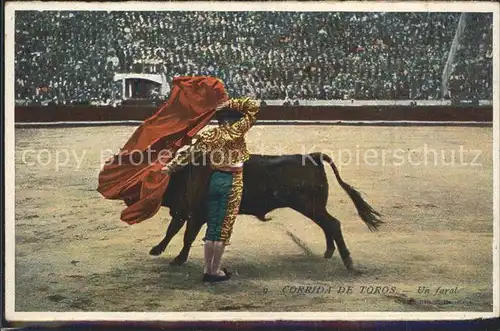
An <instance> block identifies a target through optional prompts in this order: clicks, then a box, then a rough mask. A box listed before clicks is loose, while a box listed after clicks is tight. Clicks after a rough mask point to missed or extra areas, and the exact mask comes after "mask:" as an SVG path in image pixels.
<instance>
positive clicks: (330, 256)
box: [323, 249, 335, 259]
mask: <svg viewBox="0 0 500 331" xmlns="http://www.w3.org/2000/svg"><path fill="white" fill-rule="evenodd" d="M334 252H335V250H334V249H329V250H326V251H325V254H324V255H323V256H324V257H325V259H331V258H332V256H333V253H334Z"/></svg>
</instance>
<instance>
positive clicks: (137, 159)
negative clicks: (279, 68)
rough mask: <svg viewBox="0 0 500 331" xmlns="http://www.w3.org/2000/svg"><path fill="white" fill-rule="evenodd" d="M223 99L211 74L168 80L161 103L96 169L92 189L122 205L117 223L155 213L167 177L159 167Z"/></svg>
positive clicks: (159, 205) (215, 79) (133, 222)
mask: <svg viewBox="0 0 500 331" xmlns="http://www.w3.org/2000/svg"><path fill="white" fill-rule="evenodd" d="M227 99H228V96H227V93H226V91H225V89H224V85H223V84H222V82H221V81H220V80H218V79H217V78H214V77H204V76H202V77H176V78H174V81H173V87H172V91H171V93H170V97H169V99H168V100H167V102H166V103H165V104H164V105H162V106H161V107H160V109H159V110H158V112H157V113H156V114H154V115H153V116H151V117H150V118H148V119H147V120H145V121H144V123H143V124H142V125H141V126H140V127H139V128H137V130H136V131H135V132H134V134H133V135H132V137H130V139H129V140H128V141H127V143H126V144H125V146H123V148H122V149H121V151H120V153H119V154H118V155H115V156H114V157H112V158H111V159H109V160H108V161H107V162H106V164H105V165H104V167H103V169H102V170H101V172H100V173H99V187H98V188H97V191H98V192H99V193H101V194H102V195H103V196H104V197H105V198H107V199H120V200H124V201H125V203H126V204H127V206H128V207H127V208H126V209H125V210H123V212H122V213H121V220H122V221H124V222H127V223H129V224H135V223H139V222H141V221H144V220H146V219H148V218H150V217H152V216H154V215H155V214H156V213H157V212H158V210H159V209H160V207H161V203H162V199H163V195H164V193H165V191H166V189H167V186H168V183H169V180H170V176H168V175H165V174H162V173H161V172H160V171H159V170H160V169H161V168H162V167H163V166H164V165H165V164H166V163H167V162H168V161H169V160H170V159H171V158H172V156H173V153H174V152H175V151H176V150H177V149H178V148H179V147H181V146H183V145H184V144H186V143H188V142H189V141H190V138H191V137H193V136H194V135H195V134H196V133H197V132H198V131H199V130H201V129H202V128H203V127H204V126H205V125H206V124H207V123H208V122H209V121H210V119H211V118H212V116H213V115H214V114H215V108H216V107H217V106H218V105H219V104H220V103H222V102H223V101H226V100H227ZM161 150H164V152H163V154H162V153H160V151H161ZM165 151H168V152H167V153H165Z"/></svg>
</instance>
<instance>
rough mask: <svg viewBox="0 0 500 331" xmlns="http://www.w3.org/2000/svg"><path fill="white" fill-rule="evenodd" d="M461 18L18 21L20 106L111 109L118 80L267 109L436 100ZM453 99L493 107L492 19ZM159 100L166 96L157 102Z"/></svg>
mask: <svg viewBox="0 0 500 331" xmlns="http://www.w3.org/2000/svg"><path fill="white" fill-rule="evenodd" d="M459 17H460V13H325V12H316V13H304V12H281V13H276V12H106V11H98V12H35V11H26V12H19V13H17V14H16V45H15V51H16V63H15V70H16V100H18V101H19V102H23V103H26V104H47V103H54V104H81V103H89V102H90V103H95V104H110V103H113V102H115V101H116V100H121V99H122V88H121V87H120V85H119V84H120V82H114V81H113V76H114V74H115V73H131V72H137V73H158V74H162V75H164V76H165V77H166V79H167V81H170V82H171V79H172V78H173V77H174V76H177V75H200V74H204V75H215V76H218V77H220V78H221V79H222V80H223V81H224V82H225V84H226V87H227V89H228V92H229V93H230V95H232V96H240V95H255V96H256V97H257V98H261V99H266V100H277V99H279V100H283V99H291V100H294V99H301V100H339V99H355V100H377V99H378V100H388V99H390V100H434V99H440V98H441V91H440V88H441V75H442V71H443V67H444V65H445V62H446V59H447V56H448V51H449V49H450V45H451V42H452V39H453V36H454V34H455V29H456V25H457V22H458V20H459ZM469 19H470V20H471V22H470V24H471V26H470V27H468V28H467V30H466V33H465V36H464V40H463V41H462V44H461V47H460V49H459V51H458V53H457V54H458V55H457V60H456V61H457V62H456V63H455V65H454V69H453V73H452V75H451V77H450V94H449V97H451V98H453V97H455V96H458V95H460V96H461V97H462V96H465V97H474V98H476V97H477V98H481V99H491V98H492V56H491V54H492V49H491V48H492V46H491V45H492V42H491V31H492V17H491V15H490V14H475V15H471V16H470V17H469ZM152 98H158V96H152Z"/></svg>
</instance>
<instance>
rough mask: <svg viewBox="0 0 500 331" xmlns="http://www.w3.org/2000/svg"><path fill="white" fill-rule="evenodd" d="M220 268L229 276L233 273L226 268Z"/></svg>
mask: <svg viewBox="0 0 500 331" xmlns="http://www.w3.org/2000/svg"><path fill="white" fill-rule="evenodd" d="M220 270H222V271H224V273H225V274H226V275H227V276H229V277H231V275H232V274H233V273H232V272H229V271H227V269H226V268H221V269H220Z"/></svg>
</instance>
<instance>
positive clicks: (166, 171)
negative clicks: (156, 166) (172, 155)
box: [161, 165, 174, 175]
mask: <svg viewBox="0 0 500 331" xmlns="http://www.w3.org/2000/svg"><path fill="white" fill-rule="evenodd" d="M172 172H174V171H173V169H172V168H171V167H170V166H168V165H166V166H164V167H163V168H161V173H162V174H164V175H171V174H172Z"/></svg>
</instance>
